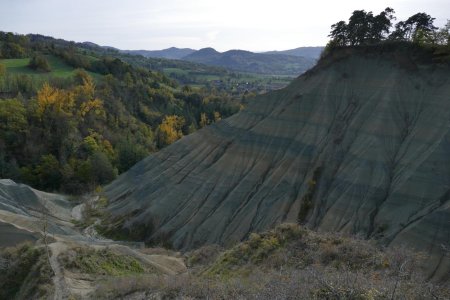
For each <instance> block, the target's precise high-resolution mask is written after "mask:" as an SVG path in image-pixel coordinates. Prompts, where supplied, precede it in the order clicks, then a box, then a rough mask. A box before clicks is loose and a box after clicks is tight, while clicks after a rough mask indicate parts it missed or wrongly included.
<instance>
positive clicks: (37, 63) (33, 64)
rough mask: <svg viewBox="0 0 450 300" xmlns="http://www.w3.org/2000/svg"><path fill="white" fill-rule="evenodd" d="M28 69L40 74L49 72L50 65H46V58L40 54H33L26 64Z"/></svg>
mask: <svg viewBox="0 0 450 300" xmlns="http://www.w3.org/2000/svg"><path fill="white" fill-rule="evenodd" d="M28 67H29V68H30V69H33V70H36V71H42V72H50V71H51V68H50V64H49V63H48V60H47V58H45V56H43V55H40V54H34V55H33V56H32V57H31V59H30V62H29V63H28Z"/></svg>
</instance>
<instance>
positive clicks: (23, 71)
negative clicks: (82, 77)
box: [0, 55, 98, 78]
mask: <svg viewBox="0 0 450 300" xmlns="http://www.w3.org/2000/svg"><path fill="white" fill-rule="evenodd" d="M45 58H46V59H47V61H48V62H49V64H50V68H51V71H50V72H48V73H46V72H40V71H36V70H33V69H31V68H29V67H28V64H29V62H30V58H14V59H1V60H0V63H1V64H3V65H4V66H5V68H6V72H7V73H8V74H16V75H31V76H33V77H45V78H48V77H58V78H68V77H71V76H73V75H75V70H76V69H75V68H73V67H71V66H69V65H68V64H66V63H65V62H64V61H63V60H62V59H61V58H59V57H56V56H54V55H45ZM88 73H89V75H91V76H93V77H94V78H97V77H98V74H96V73H92V72H88Z"/></svg>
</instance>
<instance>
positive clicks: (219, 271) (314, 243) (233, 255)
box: [93, 224, 450, 300]
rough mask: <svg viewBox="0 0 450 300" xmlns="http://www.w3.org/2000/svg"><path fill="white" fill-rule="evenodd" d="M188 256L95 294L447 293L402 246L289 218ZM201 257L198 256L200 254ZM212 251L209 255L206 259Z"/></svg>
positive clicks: (365, 296)
mask: <svg viewBox="0 0 450 300" xmlns="http://www.w3.org/2000/svg"><path fill="white" fill-rule="evenodd" d="M219 249H220V248H217V247H212V246H205V247H204V248H200V249H198V250H195V251H193V252H191V253H188V254H187V257H186V259H187V261H188V262H190V265H189V268H190V270H191V272H190V275H183V276H180V275H177V276H168V277H153V276H147V277H145V276H144V277H143V276H138V277H119V278H116V279H114V280H112V281H109V282H105V283H103V284H100V285H99V286H98V288H97V290H96V291H95V292H94V293H93V297H94V298H95V297H105V295H107V297H108V298H115V297H117V298H121V297H125V296H126V297H130V298H133V297H137V298H138V297H141V298H151V297H160V298H163V299H180V298H182V299H184V298H188V299H190V298H194V299H360V300H373V299H380V300H381V299H445V298H447V297H449V296H450V290H449V288H448V286H446V285H445V283H443V284H440V283H432V282H429V281H427V279H426V278H425V277H424V275H423V273H422V270H423V269H422V268H423V266H424V264H426V262H425V261H423V260H422V257H421V255H420V254H418V253H413V252H409V251H407V250H406V249H402V248H397V249H390V250H386V249H381V248H379V247H377V246H376V245H375V244H373V243H372V242H368V241H364V240H359V239H354V238H350V237H344V236H339V235H335V234H320V233H316V232H313V231H310V230H307V229H305V228H302V227H299V226H298V225H295V224H282V225H280V226H278V227H276V228H275V229H273V230H271V231H267V232H263V233H259V234H257V233H253V234H251V235H250V236H249V238H248V239H247V240H246V241H244V242H242V243H239V244H237V245H235V246H234V247H232V248H231V249H228V250H224V251H223V250H222V251H221V250H219ZM199 257H202V259H199ZM208 257H210V258H208Z"/></svg>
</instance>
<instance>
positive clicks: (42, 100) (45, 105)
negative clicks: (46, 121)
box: [36, 83, 74, 117]
mask: <svg viewBox="0 0 450 300" xmlns="http://www.w3.org/2000/svg"><path fill="white" fill-rule="evenodd" d="M36 99H37V102H38V108H37V113H38V115H39V116H40V117H42V116H43V115H44V114H45V113H46V112H49V111H53V112H56V113H65V114H67V115H70V114H71V113H72V110H73V108H74V99H73V97H72V95H71V94H70V93H67V92H65V91H63V90H59V89H57V88H54V87H52V86H50V85H49V84H48V83H44V85H43V86H42V88H41V89H40V90H39V91H38V92H37V96H36Z"/></svg>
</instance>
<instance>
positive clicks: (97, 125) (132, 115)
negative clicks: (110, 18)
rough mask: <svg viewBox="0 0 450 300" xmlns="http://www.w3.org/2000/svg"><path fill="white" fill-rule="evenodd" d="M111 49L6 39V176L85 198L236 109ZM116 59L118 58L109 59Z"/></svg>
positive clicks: (1, 132) (1, 114) (0, 159)
mask: <svg viewBox="0 0 450 300" xmlns="http://www.w3.org/2000/svg"><path fill="white" fill-rule="evenodd" d="M115 53H116V52H115V51H114V50H108V49H103V48H100V47H98V46H97V45H95V44H92V43H74V42H68V41H64V40H61V39H53V38H51V37H45V36H41V35H16V34H12V33H5V32H0V177H1V178H11V179H14V180H16V181H19V182H25V183H28V184H31V185H32V186H33V187H36V188H39V189H44V190H59V191H61V192H67V193H84V192H87V191H89V190H92V189H94V188H95V187H96V186H98V185H100V184H104V183H107V182H109V181H110V180H112V179H114V178H115V177H116V176H117V174H118V173H121V172H123V171H125V170H127V169H128V168H129V167H130V166H132V165H133V164H134V163H135V162H137V161H139V160H140V159H142V158H143V157H145V156H147V155H148V154H149V153H151V152H153V151H156V150H158V149H160V148H162V147H164V146H166V145H168V144H170V143H172V142H173V141H175V140H177V139H179V138H181V137H182V136H183V135H186V134H189V133H191V132H193V131H195V130H197V129H198V128H200V127H203V126H206V125H207V124H210V123H212V122H214V121H216V120H219V119H220V118H222V117H227V116H230V115H231V114H233V113H235V112H236V111H238V110H239V104H238V103H235V102H233V100H232V99H231V98H230V97H228V96H227V95H226V94H220V93H218V92H208V91H207V90H204V89H203V90H200V89H191V88H190V87H187V86H185V87H181V86H178V84H177V83H176V82H175V81H173V80H171V79H169V78H168V77H166V76H164V75H163V74H161V73H159V72H154V71H150V70H149V69H144V68H140V67H137V66H133V65H130V64H128V63H126V62H124V61H122V60H121V59H118V58H117V57H114V56H113V55H114V54H115ZM109 54H111V55H109Z"/></svg>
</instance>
